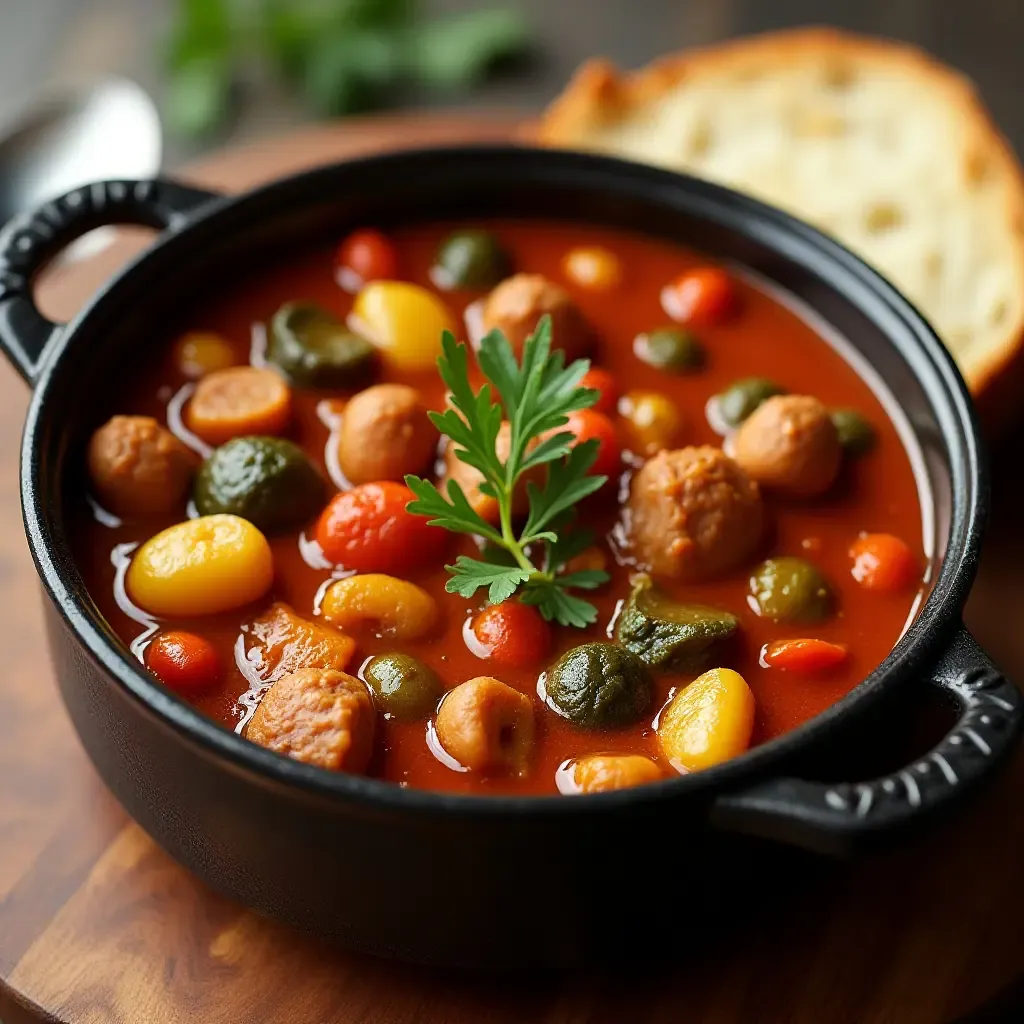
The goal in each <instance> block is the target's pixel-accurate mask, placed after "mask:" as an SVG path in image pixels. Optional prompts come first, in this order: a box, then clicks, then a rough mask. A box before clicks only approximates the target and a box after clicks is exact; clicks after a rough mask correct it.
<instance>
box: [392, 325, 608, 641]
mask: <svg viewBox="0 0 1024 1024" xmlns="http://www.w3.org/2000/svg"><path fill="white" fill-rule="evenodd" d="M443 349H444V354H443V355H442V356H441V357H440V358H439V359H438V367H439V368H440V371H441V377H442V379H443V380H444V382H445V384H446V385H447V386H448V390H449V392H450V393H451V405H452V408H449V409H446V410H445V411H444V412H442V413H437V412H432V413H431V414H430V418H431V420H432V421H433V423H434V425H435V426H436V427H437V428H438V430H440V431H441V432H442V433H443V434H447V435H448V438H449V441H450V443H452V444H454V445H456V446H457V455H458V457H459V459H461V460H462V461H463V462H465V463H467V464H468V465H470V466H473V467H474V468H475V469H477V470H479V471H480V473H481V474H482V475H483V483H482V484H481V485H480V490H481V492H482V493H484V494H486V495H489V496H490V497H492V498H495V499H496V500H497V502H498V509H499V523H498V525H497V526H492V525H491V524H490V523H488V522H487V521H486V520H484V519H483V518H481V516H480V515H479V514H478V513H477V512H476V511H475V510H474V509H473V507H472V506H471V505H470V503H469V501H468V499H467V498H466V495H465V493H464V492H463V490H462V488H461V487H460V486H459V485H458V484H457V483H456V482H455V481H454V480H449V481H448V487H447V494H446V495H445V494H443V493H441V491H439V490H438V489H437V488H436V487H435V486H434V485H433V484H432V483H430V481H429V480H423V479H421V478H419V477H415V476H407V477H406V478H405V482H406V484H407V485H408V487H409V488H410V490H411V491H412V492H413V494H415V495H416V500H415V501H413V502H410V504H409V511H410V512H414V513H416V514H417V515H421V516H427V517H428V518H429V519H430V521H431V523H432V524H433V525H436V526H442V527H444V528H445V529H447V530H451V531H452V532H453V533H468V534H473V535H475V536H478V537H481V538H482V539H483V540H484V542H485V545H484V548H483V552H482V554H483V556H484V557H483V559H482V560H481V559H478V558H469V557H468V556H466V555H460V556H459V557H458V558H457V559H456V560H455V564H454V565H449V566H446V568H447V569H448V571H449V572H450V573H451V574H452V578H451V579H450V580H449V581H448V583H447V584H446V589H447V590H448V591H450V592H452V593H456V594H459V595H461V596H462V597H467V598H468V597H472V596H473V595H474V594H475V593H476V592H477V590H480V589H482V588H486V589H487V600H488V601H489V602H490V603H491V604H500V603H501V602H502V601H506V600H508V599H509V598H510V597H512V595H513V594H515V593H516V592H517V591H518V592H519V595H520V600H522V601H524V602H525V603H526V604H533V605H536V606H537V609H538V610H539V611H540V613H541V615H543V616H544V618H545V619H547V620H548V621H550V620H552V619H553V620H554V621H556V622H558V623H560V624H561V625H563V626H579V627H582V626H586V625H589V624H590V623H591V622H594V621H595V619H596V618H597V611H596V609H595V608H594V606H593V605H592V604H591V603H590V602H589V601H585V600H583V599H582V598H580V597H577V596H575V595H574V594H571V593H570V592H569V591H570V590H571V589H579V590H593V589H594V588H595V587H599V586H600V585H601V584H602V583H604V582H605V581H606V580H607V579H608V574H607V573H605V572H602V571H600V570H589V569H588V570H582V571H580V572H574V573H570V574H567V575H566V574H560V573H559V570H560V569H562V568H563V567H564V565H565V563H566V562H567V561H568V560H569V559H570V558H572V557H573V556H575V555H577V554H579V553H580V552H581V551H582V550H583V549H584V548H585V547H587V546H588V545H589V544H590V543H591V542H592V541H593V535H592V534H591V533H589V532H587V531H582V530H571V531H570V529H569V528H570V526H571V524H572V520H573V519H574V518H575V507H576V505H578V504H579V503H580V502H581V501H582V500H583V499H584V498H586V497H588V496H589V495H591V494H593V493H595V492H596V491H598V490H599V489H600V488H601V486H602V485H603V484H604V482H605V481H606V480H607V477H603V476H589V475H588V471H589V470H590V467H591V466H592V465H593V464H594V459H595V458H596V457H597V449H598V442H597V441H596V440H589V441H584V442H583V443H582V444H576V445H574V444H573V443H572V442H573V440H574V439H573V435H572V434H571V433H569V432H568V431H565V430H562V429H561V428H562V427H564V426H565V425H566V423H567V422H568V414H569V413H570V412H575V411H576V410H578V409H586V408H589V407H590V406H592V405H593V404H594V403H595V402H596V401H597V399H598V397H599V394H598V392H597V391H594V390H592V389H590V388H582V387H580V381H581V380H582V379H583V375H584V374H585V373H586V372H587V370H588V369H589V367H590V364H589V363H588V362H587V361H586V360H578V361H577V362H575V363H572V364H571V365H569V366H566V365H565V356H564V353H562V352H560V351H555V352H552V351H551V318H550V317H547V316H546V317H544V318H543V319H542V320H541V321H540V323H539V324H538V326H537V331H536V333H535V334H533V335H531V336H530V337H529V338H527V340H526V343H525V345H524V346H523V356H522V361H521V362H519V363H517V362H516V358H515V355H514V353H513V351H512V346H511V345H510V344H509V343H508V340H507V339H506V338H505V336H504V335H503V334H502V333H501V332H500V331H491V333H490V334H488V335H487V336H486V337H485V338H484V339H483V341H481V343H480V350H479V352H478V353H477V362H478V363H479V365H480V369H481V370H483V372H484V376H485V377H486V378H487V381H488V383H486V384H485V385H484V386H483V387H482V388H480V390H479V391H474V390H473V387H472V385H471V384H470V381H469V356H468V353H467V350H466V346H465V345H462V344H459V343H458V342H456V340H455V338H454V337H452V335H451V334H448V333H446V334H445V335H444V339H443ZM495 397H497V398H498V399H500V402H501V404H498V402H496V401H494V398H495ZM503 406H504V411H505V416H506V418H507V419H508V421H509V425H510V428H511V441H510V446H509V452H508V457H507V458H506V459H504V460H502V459H501V458H500V457H499V455H498V451H497V440H498V431H499V430H500V428H501V421H502V407H503ZM538 467H544V468H545V469H546V480H545V482H544V485H543V486H542V487H538V486H537V485H536V484H535V483H533V482H532V481H531V482H530V483H528V484H527V485H526V493H527V497H528V498H529V513H528V515H527V517H526V522H525V523H524V524H523V525H522V526H521V527H520V529H519V531H518V533H517V532H516V530H515V528H514V526H513V519H512V502H513V495H514V493H515V491H516V488H517V485H519V484H520V482H521V480H522V479H523V477H524V474H527V473H529V472H530V471H531V470H536V469H537V468H538ZM536 552H541V553H543V559H542V560H539V561H538V560H536Z"/></svg>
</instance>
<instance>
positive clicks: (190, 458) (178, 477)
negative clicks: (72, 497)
mask: <svg viewBox="0 0 1024 1024" xmlns="http://www.w3.org/2000/svg"><path fill="white" fill-rule="evenodd" d="M198 461H199V460H198V459H197V457H196V456H195V454H193V452H192V451H190V450H189V449H188V448H186V447H185V445H183V444H182V443H181V441H179V440H178V439H177V438H176V437H175V436H174V435H173V434H172V433H171V432H170V431H169V430H167V429H165V428H164V427H161V426H160V424H159V423H157V421H156V420H155V419H153V418H152V417H151V416H114V417H113V418H111V419H109V420H107V422H106V423H104V424H103V426H102V427H100V428H99V429H98V430H97V431H96V432H95V433H94V434H93V435H92V439H91V440H90V442H89V452H88V463H89V478H90V480H91V481H92V486H93V490H94V491H95V492H96V496H97V497H98V498H99V500H100V502H101V503H102V504H103V505H104V506H105V507H106V508H108V509H110V511H111V512H114V513H116V514H117V515H122V516H149V515H161V514H163V513H167V512H174V511H176V510H178V509H179V508H180V510H181V511H184V503H185V497H186V495H187V494H188V489H189V484H190V483H191V481H192V474H193V473H194V472H195V469H196V466H197V464H198Z"/></svg>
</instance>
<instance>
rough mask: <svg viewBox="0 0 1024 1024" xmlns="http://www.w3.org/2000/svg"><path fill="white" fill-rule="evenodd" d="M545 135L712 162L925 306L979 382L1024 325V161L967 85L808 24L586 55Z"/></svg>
mask: <svg viewBox="0 0 1024 1024" xmlns="http://www.w3.org/2000/svg"><path fill="white" fill-rule="evenodd" d="M539 136H540V141H542V142H544V143H546V144H549V145H557V146H567V147H571V148H577V149H588V150H598V151H603V152H608V153H614V154H617V155H620V156H625V157H629V158H631V159H634V160H640V161H644V162H648V163H654V164H661V165H663V166H665V167H669V168H672V169H675V170H683V171H688V172H690V173H691V174H695V175H698V176H699V177H702V178H709V179H711V180H713V181H717V182H720V183H722V184H725V185H728V186H730V187H732V188H735V189H738V190H740V191H743V192H748V193H750V194H752V195H754V196H757V197H758V198H760V199H763V200H765V201H766V202H769V203H772V204H774V205H776V206H779V207H782V208H783V209H786V210H789V211H790V212H792V213H794V214H796V215H797V216H799V217H801V218H803V219H805V220H808V221H810V222H811V223H813V224H815V225H817V226H818V227H820V228H822V229H823V230H825V231H827V232H830V233H831V234H833V235H835V236H836V237H838V238H839V239H840V240H841V241H842V242H844V243H845V244H846V245H848V246H849V247H850V248H851V249H853V250H854V251H855V252H857V253H858V254H859V255H861V256H862V257H864V258H865V259H866V260H867V261H868V262H870V263H872V264H874V266H876V267H877V268H878V269H879V270H881V271H882V273H884V274H885V275H886V276H887V277H889V278H890V279H891V280H892V281H893V282H894V283H895V284H896V285H897V286H898V287H899V288H900V289H901V290H902V291H903V292H904V293H905V294H906V295H907V296H908V297H909V298H910V299H911V300H912V301H913V302H915V303H916V304H917V305H918V307H919V308H920V309H921V310H922V311H923V312H924V313H925V315H926V316H927V317H929V318H930V320H931V321H932V324H933V325H934V326H935V328H936V329H937V331H938V333H939V334H940V335H941V337H942V338H943V339H944V341H945V342H946V344H947V345H948V347H949V348H950V349H951V350H952V352H953V354H954V355H955V356H956V359H957V361H958V363H959V365H960V368H961V370H962V371H963V373H964V376H965V377H966V379H967V381H968V384H969V385H970V387H971V390H972V391H973V392H974V393H975V394H979V393H980V392H981V391H982V390H984V389H985V388H986V387H987V386H988V385H989V383H990V382H991V381H992V380H993V378H994V377H995V375H997V374H998V373H999V372H1000V370H1002V369H1003V368H1005V367H1007V366H1008V365H1009V364H1010V362H1011V361H1012V360H1013V357H1014V355H1015V353H1016V350H1017V349H1018V347H1019V346H1020V345H1021V343H1022V341H1024V175H1022V172H1021V168H1020V166H1019V165H1018V163H1017V161H1016V159H1015V158H1014V156H1013V153H1012V151H1011V150H1010V148H1009V146H1008V145H1007V143H1006V142H1005V140H1004V139H1003V137H1002V136H1001V135H1000V134H999V132H998V130H997V129H996V128H995V127H994V126H993V124H992V122H991V119H990V118H989V116H988V114H987V112H986V110H985V108H984V107H983V106H982V104H981V103H980V101H979V100H978V98H977V96H976V95H975V92H974V90H973V88H972V87H971V85H970V83H969V82H968V81H967V80H966V79H964V78H963V77H961V76H960V75H958V74H957V73H956V72H954V71H951V70H950V69H949V68H946V67H944V66H943V65H941V64H939V63H937V62H936V61H934V60H932V59H931V58H930V57H928V56H926V55H925V54H923V53H921V52H920V51H918V50H915V49H912V48H910V47H907V46H903V45H898V44H895V43H889V42H883V41H879V40H873V39H864V38H860V37H856V36H849V35H845V34H842V33H839V32H836V31H832V30H829V29H803V30H798V31H794V32H783V33H779V34H774V35H767V36H761V37H759V38H754V39H749V40H740V41H738V42H731V43H726V44H723V45H720V46H714V47H710V48H708V49H704V50H698V51H694V52H693V53H687V54H681V55H677V56H672V57H667V58H665V59H663V60H660V61H658V62H657V63H655V64H652V65H650V66H649V67H647V68H645V69H643V70H641V71H638V72H636V73H634V74H631V75H627V76H622V75H620V74H619V73H618V72H617V71H616V70H615V68H614V67H612V66H611V65H610V64H608V63H607V62H605V61H602V60H594V61H591V62H589V63H587V64H586V65H584V66H583V67H582V68H581V69H580V71H579V72H578V73H577V75H576V77H575V78H574V80H573V81H572V83H571V84H570V85H569V87H568V89H567V90H566V91H565V92H564V93H563V94H562V96H561V97H560V98H559V99H558V100H556V102H555V103H554V104H553V105H552V106H551V107H550V109H549V110H548V111H547V113H546V114H545V116H544V119H543V121H542V123H541V125H540V128H539Z"/></svg>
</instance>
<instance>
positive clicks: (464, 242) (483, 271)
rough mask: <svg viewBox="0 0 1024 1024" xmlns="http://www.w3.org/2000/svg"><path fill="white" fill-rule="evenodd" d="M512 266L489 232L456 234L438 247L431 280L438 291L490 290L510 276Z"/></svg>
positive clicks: (499, 244) (498, 243)
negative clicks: (461, 289) (460, 289)
mask: <svg viewBox="0 0 1024 1024" xmlns="http://www.w3.org/2000/svg"><path fill="white" fill-rule="evenodd" d="M511 268H512V263H511V261H510V260H509V258H508V255H507V254H506V252H505V250H504V249H502V247H501V243H500V242H499V241H498V239H497V238H496V237H495V236H494V235H492V234H491V233H490V232H489V231H456V232H455V234H453V235H449V236H448V237H447V238H446V239H445V240H444V241H443V242H442V243H441V245H440V246H439V247H438V250H437V253H436V254H435V255H434V265H433V266H432V267H431V269H430V277H431V280H432V281H433V282H434V284H436V285H437V287H438V288H442V289H444V290H445V291H452V290H454V289H459V288H473V289H480V288H492V287H493V286H494V285H496V284H497V283H498V282H499V281H501V280H503V279H504V278H506V277H508V276H509V273H510V272H511Z"/></svg>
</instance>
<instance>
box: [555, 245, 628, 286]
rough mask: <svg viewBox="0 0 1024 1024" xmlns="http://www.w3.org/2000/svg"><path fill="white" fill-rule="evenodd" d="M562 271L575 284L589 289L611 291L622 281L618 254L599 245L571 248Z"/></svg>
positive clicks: (563, 262) (563, 263)
mask: <svg viewBox="0 0 1024 1024" xmlns="http://www.w3.org/2000/svg"><path fill="white" fill-rule="evenodd" d="M562 271H563V273H564V274H565V276H566V277H567V278H568V279H569V280H570V281H572V283H573V284H575V285H577V286H578V287H580V288H586V289H587V290H588V291H595V292H606V291H611V289H612V288H616V287H618V285H619V284H620V283H621V281H622V264H621V263H620V262H619V258H618V256H616V255H615V253H613V252H610V251H609V250H608V249H603V248H601V246H599V245H586V246H580V247H579V248H577V249H572V250H570V251H569V252H568V253H567V254H566V256H565V259H564V260H563V261H562Z"/></svg>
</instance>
